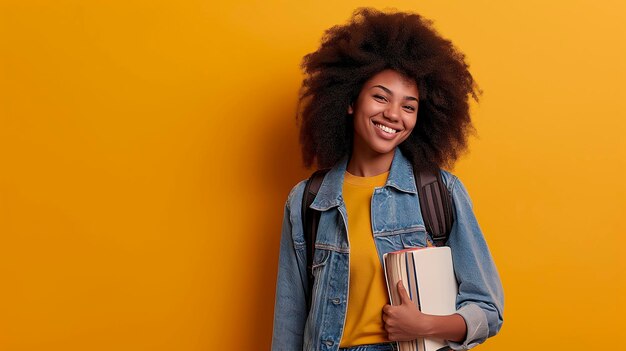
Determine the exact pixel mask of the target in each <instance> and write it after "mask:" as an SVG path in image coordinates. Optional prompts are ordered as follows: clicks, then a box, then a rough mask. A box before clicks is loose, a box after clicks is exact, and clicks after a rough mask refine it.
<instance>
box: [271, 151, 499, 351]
mask: <svg viewBox="0 0 626 351" xmlns="http://www.w3.org/2000/svg"><path fill="white" fill-rule="evenodd" d="M347 162H348V160H347V158H346V159H343V160H342V161H340V162H338V163H337V164H336V165H335V166H334V167H333V168H332V169H331V170H330V171H329V172H328V173H327V175H326V177H325V178H324V181H323V182H322V185H321V187H320V189H319V192H318V195H317V197H316V198H315V201H313V203H312V204H311V207H312V208H314V209H316V210H319V211H321V216H320V222H319V226H318V232H317V241H316V244H315V255H314V258H313V275H314V277H315V279H314V284H313V286H312V287H309V286H308V285H309V284H308V278H307V268H306V266H307V257H306V256H307V254H306V247H305V245H306V244H305V239H304V234H303V226H302V218H301V207H302V195H303V192H304V187H305V184H306V180H305V181H302V182H300V183H298V184H297V185H296V186H295V187H294V188H293V189H292V191H291V193H290V194H289V197H288V199H287V203H286V205H285V212H284V219H283V226H282V235H281V240H280V256H279V267H278V281H277V284H276V302H275V307H274V331H273V337H272V350H274V351H295V350H305V351H312V350H323V351H326V350H338V348H339V342H340V341H341V337H342V333H343V326H344V322H345V317H346V310H347V304H348V300H347V299H348V285H349V283H348V282H349V277H348V275H349V271H350V268H349V260H350V245H349V242H348V233H347V223H348V220H347V215H346V206H345V203H344V200H343V197H342V194H341V189H342V185H343V177H344V172H345V171H346V166H347ZM441 172H442V176H443V180H444V182H445V184H446V186H447V187H448V189H449V191H450V194H451V196H452V198H453V201H454V207H455V220H454V224H453V227H452V232H451V234H450V237H449V239H448V242H447V244H446V245H447V246H449V247H450V249H451V251H452V261H453V264H454V272H455V275H456V278H457V282H458V284H459V294H458V296H457V300H456V306H457V312H456V313H458V314H459V315H461V316H462V317H463V318H464V320H465V322H466V324H467V337H466V339H465V340H464V341H463V342H462V343H455V342H449V346H450V347H451V348H452V349H455V350H465V349H469V348H472V347H474V346H476V345H478V344H480V343H482V342H483V341H485V340H486V339H487V338H488V337H490V336H493V335H495V334H496V333H497V332H498V331H499V330H500V327H501V326H502V320H503V319H502V309H503V304H504V301H503V292H502V285H501V283H500V278H499V276H498V272H497V270H496V267H495V265H494V262H493V259H492V257H491V254H490V253H489V249H488V247H487V243H486V242H485V239H484V237H483V234H482V232H481V230H480V227H479V226H478V222H477V221H476V217H475V216H474V212H473V211H472V203H471V200H470V198H469V196H468V194H467V191H466V190H465V187H464V186H463V184H461V182H460V181H459V179H458V178H457V177H455V176H454V175H452V174H450V173H448V172H446V171H441ZM371 220H372V232H373V235H374V242H375V245H376V249H377V251H378V255H379V258H380V260H381V269H382V256H383V254H385V253H387V252H391V251H396V250H400V249H403V248H410V247H423V246H426V245H427V240H431V241H432V238H431V237H430V235H429V234H428V233H427V232H426V229H425V227H424V220H423V218H422V215H421V211H420V204H419V199H418V195H417V189H416V185H415V181H414V178H413V168H412V166H411V163H410V162H409V160H408V159H406V158H405V157H404V156H403V155H402V153H401V152H400V150H399V149H396V152H395V154H394V158H393V162H392V164H391V169H390V172H389V176H388V178H387V182H386V184H385V186H383V187H381V188H376V189H375V191H374V194H373V195H372V200H371ZM309 289H312V301H311V308H310V311H307V302H306V295H307V291H308V290H309ZM381 314H382V311H381Z"/></svg>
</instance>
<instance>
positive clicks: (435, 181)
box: [301, 166, 454, 309]
mask: <svg viewBox="0 0 626 351" xmlns="http://www.w3.org/2000/svg"><path fill="white" fill-rule="evenodd" d="M329 170H330V169H328V168H327V169H320V170H317V171H315V172H314V173H313V174H312V175H311V177H310V178H309V181H308V182H307V184H306V186H305V187H304V195H303V197H302V213H301V215H302V223H303V226H304V240H305V243H306V248H307V275H308V279H309V292H308V295H307V307H308V308H309V309H310V308H311V287H312V286H313V257H314V254H315V242H316V239H317V226H318V224H319V221H320V215H321V212H320V211H317V210H314V209H312V208H310V206H311V204H312V203H313V200H315V196H317V192H318V191H319V189H320V186H321V185H322V181H323V180H324V176H326V173H328V171H329ZM413 174H414V175H415V184H416V185H417V195H418V198H419V202H420V209H421V212H422V217H423V218H424V224H425V227H426V231H427V232H428V233H430V235H431V237H432V238H433V241H434V244H435V246H443V245H445V243H446V242H447V241H448V237H449V236H450V231H451V230H452V223H453V221H454V219H453V212H454V211H453V204H452V200H451V198H450V192H449V191H448V188H446V185H445V184H444V182H443V179H442V178H441V173H440V172H439V170H438V169H427V170H417V169H416V168H415V166H414V167H413Z"/></svg>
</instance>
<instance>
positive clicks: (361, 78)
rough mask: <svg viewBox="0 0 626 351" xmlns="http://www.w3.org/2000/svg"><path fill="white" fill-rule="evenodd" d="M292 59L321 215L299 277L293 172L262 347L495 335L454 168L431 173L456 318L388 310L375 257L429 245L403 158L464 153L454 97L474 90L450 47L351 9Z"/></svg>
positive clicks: (469, 215) (464, 99)
mask: <svg viewBox="0 0 626 351" xmlns="http://www.w3.org/2000/svg"><path fill="white" fill-rule="evenodd" d="M302 66H303V69H304V72H305V74H306V77H305V79H304V82H303V87H302V94H301V101H300V102H301V107H302V109H301V112H300V116H299V118H300V122H301V132H300V140H301V144H302V153H303V156H304V163H305V165H306V166H311V165H313V164H317V166H318V167H319V168H328V167H332V168H331V170H330V171H329V172H328V173H327V174H326V175H325V177H324V180H323V182H322V185H321V187H320V189H319V192H318V195H317V197H316V198H315V200H314V201H313V203H312V205H311V208H314V209H315V210H318V211H320V212H321V215H320V221H319V225H318V230H317V239H316V243H315V254H314V257H313V275H314V278H315V279H314V283H313V286H308V285H309V282H308V278H307V254H306V247H305V246H306V242H305V238H304V228H303V223H302V218H301V206H302V199H303V191H304V187H305V184H306V181H302V182H300V183H299V184H298V185H296V186H295V187H294V188H293V190H292V191H291V193H290V194H289V197H288V199H287V203H286V206H285V212H284V221H283V228H282V238H281V244H280V258H279V269H278V282H277V290H276V305H275V312H274V334H273V339H272V349H273V350H284V351H294V350H338V349H339V350H344V349H345V350H354V351H356V350H359V351H361V350H363V351H366V350H377V351H383V350H394V349H395V343H394V342H395V341H403V340H412V339H415V338H417V337H436V338H441V339H445V340H448V344H449V346H450V348H452V349H455V350H462V349H469V348H471V347H473V346H475V345H477V344H479V343H482V342H483V341H485V340H486V339H487V338H488V337H490V336H493V335H495V334H496V333H497V332H498V331H499V329H500V327H501V325H502V308H503V294H502V286H501V283H500V279H499V276H498V273H497V270H496V267H495V265H494V263H493V260H492V258H491V255H490V253H489V249H488V248H487V244H486V242H485V240H484V237H483V234H482V232H481V230H480V227H479V226H478V223H477V221H476V218H475V216H474V213H473V211H472V204H471V201H470V198H469V196H468V194H467V192H466V190H465V188H464V187H463V185H462V184H461V182H460V181H459V180H458V178H456V177H455V176H454V175H452V174H450V173H448V172H446V171H443V170H441V171H440V172H441V174H442V178H443V180H444V183H445V184H446V186H447V188H448V190H449V192H450V194H451V197H452V200H453V204H454V224H453V227H452V231H451V233H450V236H449V239H448V241H447V243H446V245H447V246H449V247H450V249H451V251H452V257H453V262H454V270H455V274H456V277H457V281H458V284H459V294H458V297H457V301H456V304H457V311H456V313H454V314H452V315H448V316H433V315H427V314H423V313H421V312H420V311H419V310H417V309H416V308H415V307H414V306H411V305H409V304H403V305H400V306H390V305H389V302H388V299H387V290H386V285H385V279H384V272H383V269H382V263H381V262H382V256H383V254H385V253H387V252H391V251H396V250H400V249H403V248H408V247H422V246H428V245H429V244H430V243H431V242H432V237H431V236H430V233H427V232H426V229H425V227H424V220H423V218H422V215H421V213H420V210H419V208H420V207H419V198H418V195H417V190H416V185H415V180H414V176H413V166H414V165H415V166H417V168H418V169H421V168H433V167H436V168H437V169H439V168H441V167H449V166H451V165H452V164H453V163H454V161H456V159H457V158H458V156H459V155H460V153H461V152H462V151H464V149H465V148H466V145H467V136H468V134H469V133H470V132H471V131H472V124H471V120H470V116H469V105H468V99H469V98H470V97H473V98H474V99H476V98H477V88H476V85H475V83H474V80H473V78H472V76H471V74H470V72H469V71H468V65H467V63H466V62H465V60H464V56H463V54H461V53H460V52H459V51H457V49H456V48H455V47H454V46H453V45H452V44H451V43H450V41H448V40H446V39H443V38H442V37H441V36H439V34H438V33H437V32H436V31H435V30H434V29H433V28H432V25H431V23H430V22H429V21H428V20H425V19H423V18H422V17H420V16H419V15H417V14H409V13H383V12H379V11H376V10H372V9H359V10H357V11H356V12H355V13H354V15H353V17H352V19H351V21H350V22H349V23H348V24H346V25H342V26H335V27H333V28H331V29H329V30H328V31H327V32H326V34H325V36H324V39H323V41H322V45H321V47H320V48H319V49H318V50H317V51H315V52H313V53H311V54H309V55H307V56H305V58H304V61H303V64H302ZM397 288H398V292H399V294H400V295H401V296H403V299H408V296H407V293H406V290H405V289H404V287H403V286H402V285H401V284H399V285H398V286H397ZM308 294H310V296H311V306H310V308H309V307H308V306H307V295H308Z"/></svg>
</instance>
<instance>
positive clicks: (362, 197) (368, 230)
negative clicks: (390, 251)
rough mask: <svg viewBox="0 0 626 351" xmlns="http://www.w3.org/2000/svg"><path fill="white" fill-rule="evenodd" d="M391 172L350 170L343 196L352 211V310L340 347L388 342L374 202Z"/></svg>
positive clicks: (347, 315)
mask: <svg viewBox="0 0 626 351" xmlns="http://www.w3.org/2000/svg"><path fill="white" fill-rule="evenodd" d="M388 175H389V172H385V173H383V174H379V175H377V176H373V177H357V176H354V175H352V174H350V173H348V172H346V174H345V178H344V182H343V199H344V201H345V203H346V210H347V212H348V239H349V240H350V285H349V289H348V311H347V312H346V323H345V326H344V330H343V336H342V338H341V343H340V345H339V346H340V347H350V346H355V345H363V344H375V343H381V342H388V341H389V340H388V339H387V332H386V331H385V329H384V328H383V320H382V310H383V307H384V306H385V305H386V304H387V303H388V299H387V288H386V284H385V275H384V272H383V267H382V265H381V263H380V260H379V259H378V252H377V251H376V246H375V245H374V237H373V234H372V224H371V223H372V221H371V212H370V208H371V202H372V194H373V193H374V188H376V187H381V186H383V185H385V182H386V181H387V176H388Z"/></svg>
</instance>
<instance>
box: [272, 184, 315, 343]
mask: <svg viewBox="0 0 626 351" xmlns="http://www.w3.org/2000/svg"><path fill="white" fill-rule="evenodd" d="M290 197H291V196H290ZM292 229H293V226H292V218H291V211H290V208H289V200H288V201H287V205H286V206H285V212H284V217H283V226H282V234H281V239H280V254H279V259H278V280H277V282H276V301H275V306H274V330H273V335H272V350H273V351H288V350H301V349H302V344H303V337H304V325H305V322H306V318H307V315H308V311H307V307H306V294H305V291H306V289H307V288H308V287H307V284H308V278H307V275H306V267H301V265H300V264H299V263H298V255H299V254H304V252H303V251H304V248H301V249H297V248H296V246H295V244H294V240H293V237H292V234H293V230H292ZM302 245H304V242H302ZM305 265H306V264H305Z"/></svg>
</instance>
